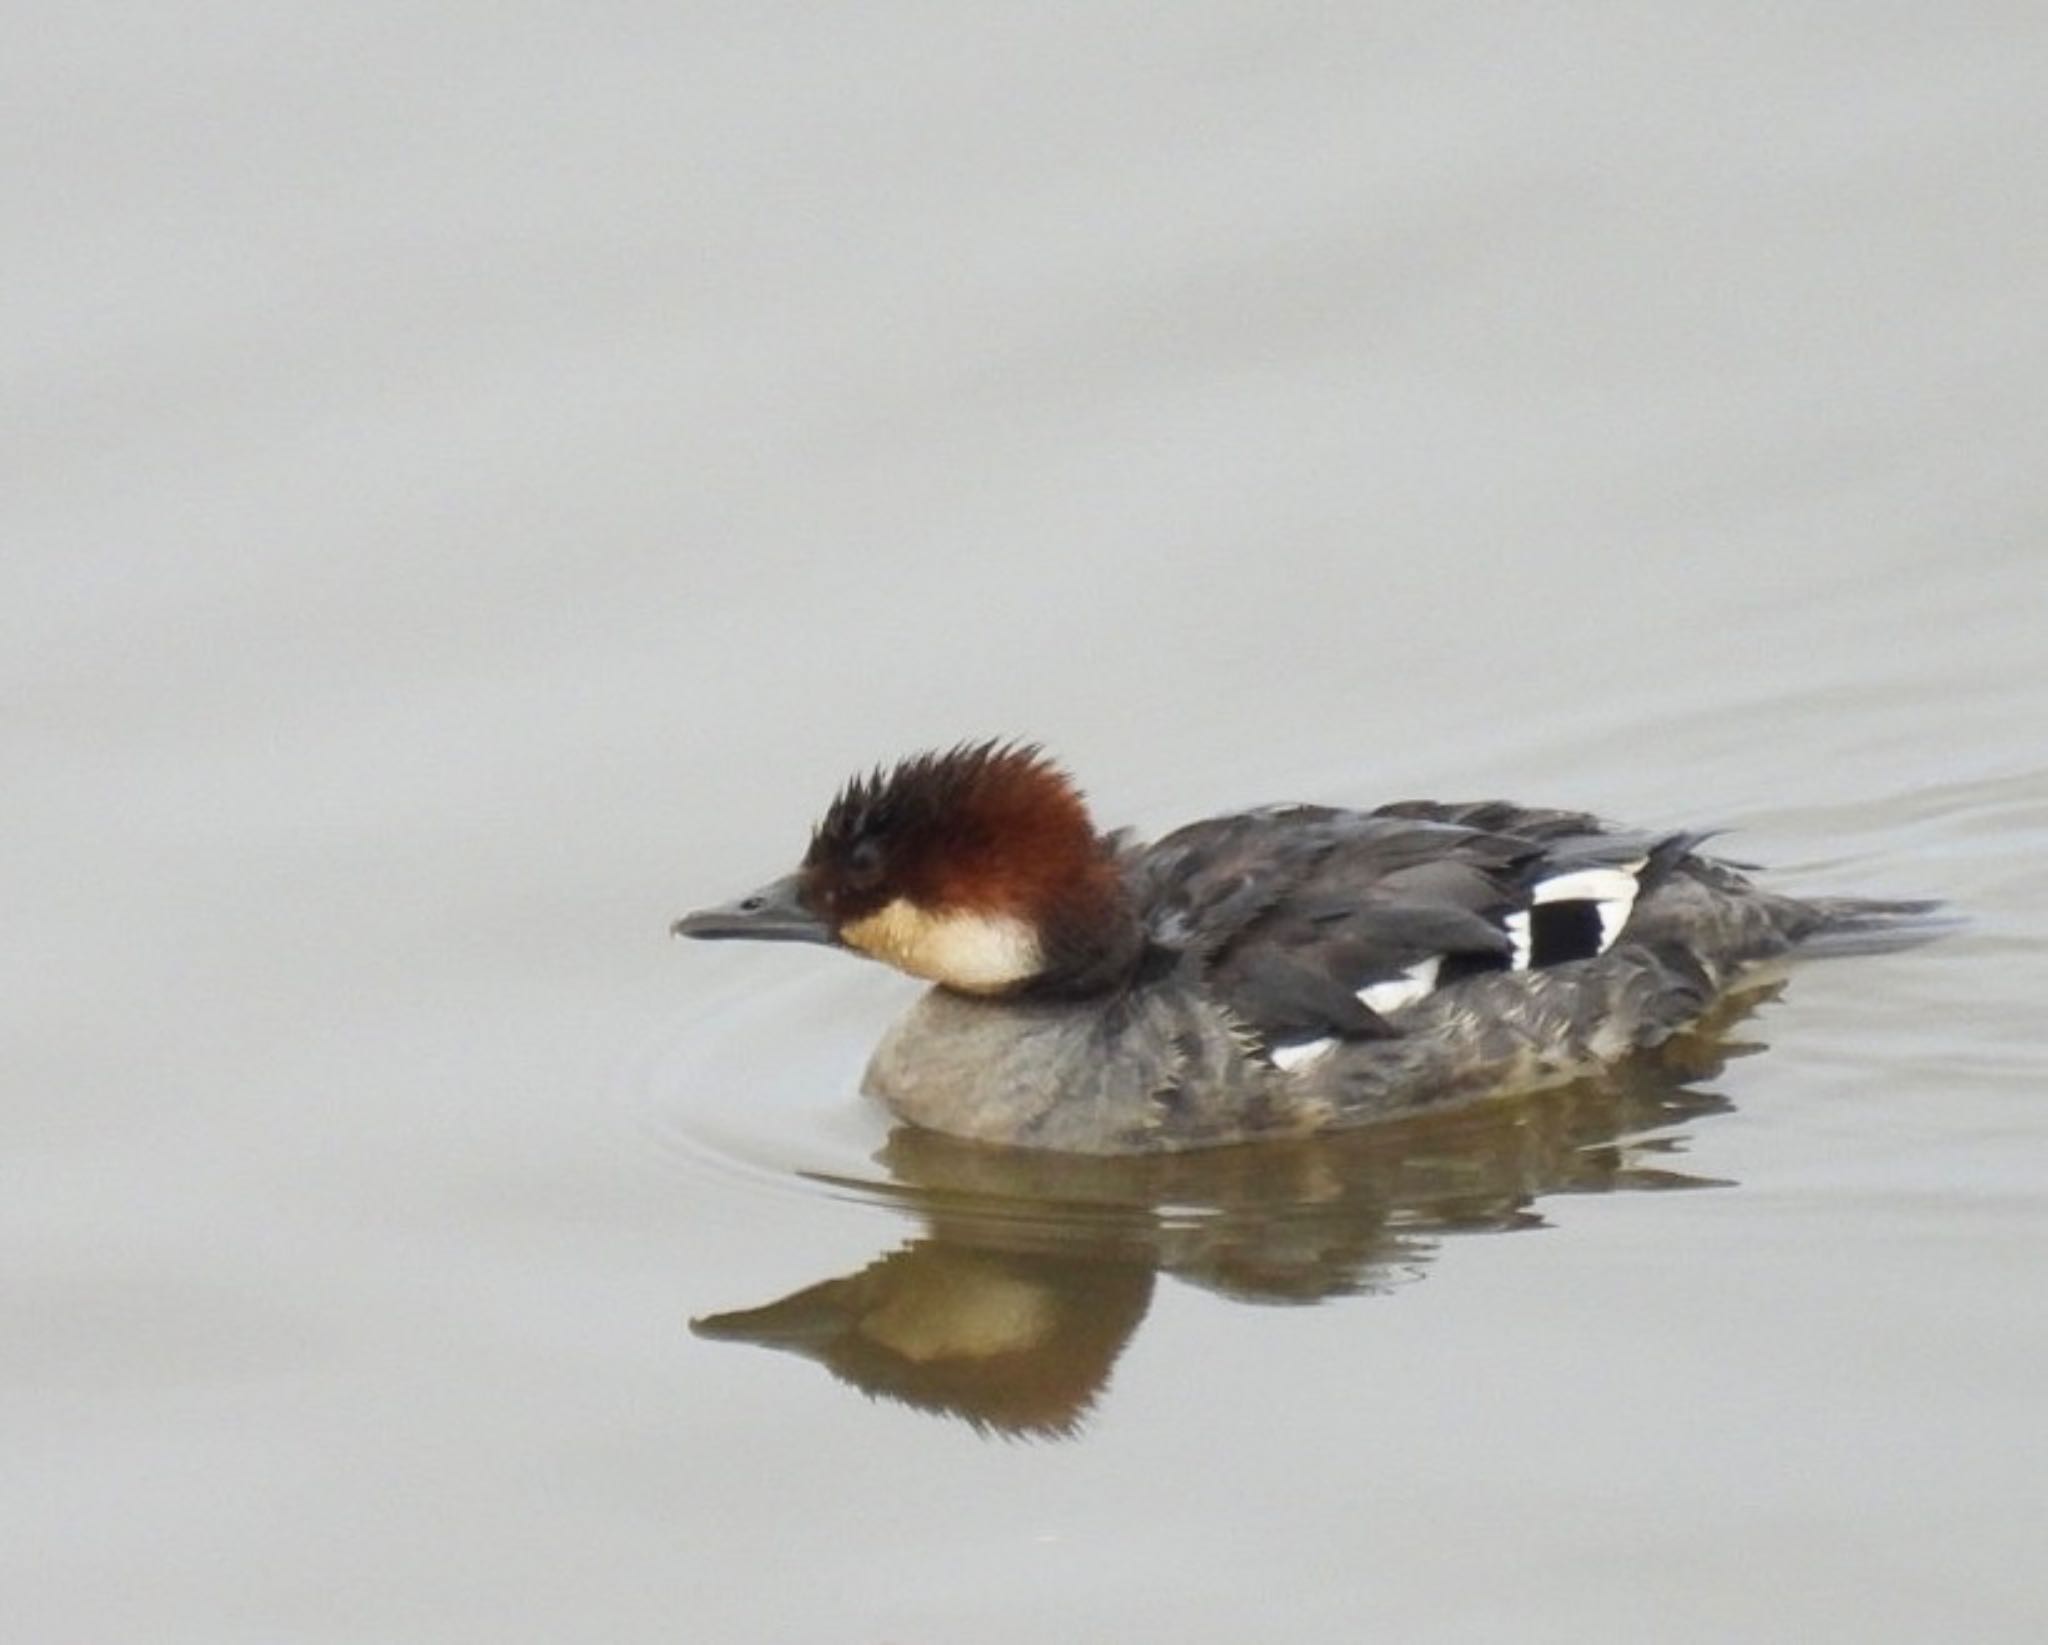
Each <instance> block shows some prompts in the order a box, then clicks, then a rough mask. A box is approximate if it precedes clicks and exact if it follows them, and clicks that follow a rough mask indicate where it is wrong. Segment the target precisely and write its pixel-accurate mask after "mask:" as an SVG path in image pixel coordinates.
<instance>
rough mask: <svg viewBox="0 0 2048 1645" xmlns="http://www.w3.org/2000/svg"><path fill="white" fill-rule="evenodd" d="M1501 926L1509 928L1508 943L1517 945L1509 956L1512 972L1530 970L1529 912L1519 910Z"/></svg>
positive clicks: (1524, 909)
mask: <svg viewBox="0 0 2048 1645" xmlns="http://www.w3.org/2000/svg"><path fill="white" fill-rule="evenodd" d="M1501 924H1502V925H1504V926H1506V927H1507V933H1508V941H1509V942H1511V943H1513V944H1514V945H1515V951H1514V952H1513V953H1512V954H1510V955H1509V956H1508V969H1509V970H1510V971H1526V970H1528V969H1529V947H1530V944H1529V910H1528V909H1526V908H1522V909H1517V910H1516V911H1515V912H1514V913H1512V914H1510V915H1509V916H1508V917H1507V918H1506V919H1504V920H1502V921H1501Z"/></svg>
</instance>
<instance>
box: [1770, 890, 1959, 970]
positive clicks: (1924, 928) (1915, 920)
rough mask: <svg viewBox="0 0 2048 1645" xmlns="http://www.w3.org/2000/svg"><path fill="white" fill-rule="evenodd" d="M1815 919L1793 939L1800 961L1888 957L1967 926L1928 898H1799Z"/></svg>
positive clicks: (1944, 907)
mask: <svg viewBox="0 0 2048 1645" xmlns="http://www.w3.org/2000/svg"><path fill="white" fill-rule="evenodd" d="M1803 900H1804V901H1805V903H1806V906H1807V908H1808V909H1809V910H1810V911H1811V912H1812V913H1813V915H1814V916H1815V918H1814V923H1813V925H1812V927H1811V928H1810V929H1808V930H1807V931H1806V932H1804V933H1803V934H1802V935H1801V936H1800V937H1799V939H1798V941H1797V945H1796V946H1797V951H1798V953H1799V956H1800V957H1801V958H1802V959H1805V958H1809V957H1811V958H1815V959H1830V958H1833V957H1834V956H1835V955H1837V954H1888V953H1890V952H1892V951H1893V950H1894V949H1898V948H1917V947H1918V946H1919V945H1920V944H1921V943H1923V942H1933V941H1934V940H1935V939H1936V938H1938V937H1947V936H1952V935H1953V934H1954V933H1956V932H1958V931H1960V930H1962V929H1963V928H1964V927H1965V926H1966V925H1968V924H1969V923H1970V922H1969V921H1968V920H1966V919H1965V918H1964V917H1963V916H1962V915H1960V914H1957V913H1953V912H1951V911H1950V910H1949V909H1948V908H1947V907H1946V905H1944V904H1942V903H1939V902H1934V901H1931V900H1927V899H1910V900H1901V901H1889V900H1886V899H1883V898H1877V897H1810V898H1806V899H1803Z"/></svg>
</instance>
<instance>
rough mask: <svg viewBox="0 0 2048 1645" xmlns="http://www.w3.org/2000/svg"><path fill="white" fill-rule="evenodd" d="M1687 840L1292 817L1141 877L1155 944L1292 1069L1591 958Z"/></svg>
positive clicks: (1142, 863)
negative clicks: (1503, 979)
mask: <svg viewBox="0 0 2048 1645" xmlns="http://www.w3.org/2000/svg"><path fill="white" fill-rule="evenodd" d="M1693 843H1695V837H1693V836H1685V835H1671V836H1664V837H1658V836H1653V835H1645V834H1629V833H1622V832H1618V831H1616V830H1613V829H1611V828H1609V827H1607V826H1606V825H1604V824H1603V823H1601V822H1600V821H1599V820H1598V819H1597V818H1594V817H1591V816H1588V815H1585V814H1584V813H1580V812H1567V811H1540V810H1532V809H1528V808H1525V807H1520V806H1513V805H1508V804H1505V803H1502V802H1486V803H1483V804H1475V805H1432V804H1422V803H1412V804H1403V805H1395V806H1388V807H1385V808H1383V809H1382V810H1379V811H1376V812H1370V813H1365V812H1356V811H1337V810H1331V809H1328V808H1325V807H1318V806H1286V807H1276V808H1273V809H1269V810H1264V811H1252V812H1246V813H1244V814H1242V815H1239V816H1233V817H1218V818H1214V819H1211V820H1210V821H1207V822H1200V823H1195V824H1193V825H1191V826H1189V827H1187V828H1183V829H1181V830H1180V831H1178V832H1177V833H1174V834H1171V835H1169V836H1167V838H1165V839H1163V840H1161V841H1160V842H1159V843H1158V844H1157V845H1156V846H1153V847H1152V848H1151V849H1150V850H1149V851H1147V852H1145V853H1144V854H1143V856H1142V857H1141V858H1140V859H1139V860H1138V862H1137V864H1136V867H1135V873H1136V876H1137V883H1138V888H1139V895H1140V897H1141V899H1142V901H1143V905H1144V907H1145V910H1146V919H1147V925H1148V929H1149V932H1150V935H1151V936H1152V939H1153V940H1154V942H1156V943H1158V944H1159V945H1161V946H1162V947H1166V948H1170V949H1175V950H1178V951H1179V952H1181V953H1182V954H1183V955H1184V956H1186V957H1187V958H1188V959H1190V960H1192V961H1193V962H1194V963H1197V964H1199V965H1201V966H1202V967H1203V969H1204V972H1205V975H1206V979H1207V985H1208V988H1209V990H1210V992H1211V993H1212V994H1213V995H1214V996H1215V997H1216V998H1217V999H1218V1000H1219V1001H1220V1002H1221V1003H1222V1004H1223V1005H1224V1006H1225V1007H1226V1008H1227V1009H1229V1010H1230V1011H1231V1013H1232V1014H1233V1015H1234V1016H1235V1017H1236V1018H1237V1019H1238V1020H1239V1021H1240V1022H1241V1023H1242V1024H1243V1025H1244V1026H1245V1027H1246V1028H1247V1029H1248V1030H1250V1031H1251V1032H1252V1033H1253V1034H1254V1035H1256V1036H1257V1037H1258V1039H1259V1040H1260V1042H1261V1043H1262V1045H1264V1046H1265V1047H1266V1049H1267V1051H1268V1054H1269V1055H1272V1056H1273V1057H1274V1059H1275V1060H1276V1061H1279V1062H1282V1063H1283V1064H1286V1063H1287V1062H1288V1061H1289V1059H1290V1058H1291V1057H1298V1056H1300V1055H1303V1054H1313V1053H1314V1052H1315V1051H1319V1050H1321V1049H1324V1048H1326V1047H1327V1045H1328V1044H1329V1043H1331V1042H1333V1041H1336V1040H1344V1039H1365V1038H1372V1037H1376V1036H1383V1035H1388V1034H1393V1033H1397V1032H1398V1031H1399V1022H1398V1014H1399V1012H1400V1010H1401V1008H1402V1007H1403V1006H1405V1005H1408V1004H1411V1003H1413V1002H1414V1001H1415V1000H1417V999H1420V998H1422V997H1423V996H1424V995H1426V994H1428V993H1430V992H1432V991H1433V990H1435V989H1437V988H1442V987H1447V986H1449V985H1451V984H1452V983H1454V982H1456V981H1457V980H1458V979H1459V978H1461V977H1464V976H1469V975H1471V974H1473V973H1474V972H1477V971H1495V970H1512V969H1521V968H1527V967H1540V966H1545V965H1553V964H1559V963H1563V962H1564V961H1566V960H1572V959H1583V958H1587V957H1590V956H1591V955H1594V954H1597V953H1600V952H1602V951H1603V950H1604V949H1605V948H1607V947H1608V946H1610V945H1611V944H1612V943H1613V942H1614V941H1615V940H1616V939H1617V938H1618V937H1619V935H1620V933H1621V929H1622V927H1623V926H1624V925H1625V924H1626V922H1627V918H1628V914H1629V911H1630V909H1631V908H1632V907H1633V904H1634V901H1635V898H1636V896H1637V895H1638V894H1639V892H1640V891H1641V890H1642V889H1644V888H1645V887H1647V885H1649V884H1650V883H1652V881H1653V880H1654V879H1655V878H1657V877H1661V875H1662V874H1664V873H1666V872H1668V871H1669V869H1670V867H1671V866H1672V864H1674V863H1675V862H1676V861H1678V860H1680V859H1681V858H1683V857H1684V855H1685V853H1686V851H1687V850H1688V849H1689V848H1690V846H1691V845H1692V844H1693ZM1390 1019H1392V1020H1390Z"/></svg>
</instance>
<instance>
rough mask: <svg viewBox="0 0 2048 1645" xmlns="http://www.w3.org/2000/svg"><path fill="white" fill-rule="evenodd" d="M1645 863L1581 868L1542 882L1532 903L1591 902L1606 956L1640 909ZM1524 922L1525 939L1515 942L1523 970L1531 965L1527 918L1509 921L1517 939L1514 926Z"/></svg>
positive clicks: (1518, 963) (1518, 965) (1518, 964)
mask: <svg viewBox="0 0 2048 1645" xmlns="http://www.w3.org/2000/svg"><path fill="white" fill-rule="evenodd" d="M1642 868H1643V860H1642V859H1639V860H1638V861H1636V862H1633V863H1627V864H1624V865H1623V866H1621V867H1619V868H1580V869H1575V870H1574V871H1573V872H1571V873H1569V874H1559V875H1556V876H1555V877H1553V878H1551V879H1547V880H1538V881H1537V882H1536V885H1535V887H1534V889H1532V890H1531V892H1530V893H1529V900H1530V901H1531V902H1532V903H1538V904H1541V903H1546V902H1589V903H1591V904H1592V905H1593V909H1594V912H1595V913H1597V914H1598V915H1599V916H1600V948H1599V952H1601V953H1603V954H1604V953H1606V952H1607V950H1608V949H1609V948H1611V947H1613V946H1614V939H1615V938H1616V937H1618V936H1620V935H1621V928H1622V927H1623V926H1625V925H1627V924H1628V917H1629V913H1630V911H1631V910H1632V909H1634V907H1635V905H1636V893H1637V892H1638V891H1640V890H1641V889H1642V887H1641V885H1640V884H1639V883H1638V882H1637V880H1636V875H1637V874H1639V873H1641V872H1642ZM1517 919H1519V920H1520V921H1521V922H1522V936H1521V937H1520V938H1517V939H1515V941H1516V946H1515V969H1516V970H1520V969H1522V967H1524V966H1525V965H1527V964H1528V963H1529V961H1528V943H1527V936H1528V929H1529V916H1528V915H1527V914H1517V915H1510V916H1509V917H1508V934H1509V936H1510V937H1511V938H1513V937H1514V935H1515V928H1514V922H1515V921H1516V920H1517Z"/></svg>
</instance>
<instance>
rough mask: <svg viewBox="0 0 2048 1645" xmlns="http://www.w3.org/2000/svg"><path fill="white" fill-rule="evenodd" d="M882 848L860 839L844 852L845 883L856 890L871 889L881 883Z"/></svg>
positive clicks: (870, 841) (872, 842)
mask: <svg viewBox="0 0 2048 1645" xmlns="http://www.w3.org/2000/svg"><path fill="white" fill-rule="evenodd" d="M883 867H884V864H883V862H882V848H881V847H880V846H879V845H877V844H876V843H875V842H874V841H873V840H861V841H859V842H858V843H857V844H856V845H855V846H854V848H853V849H852V850H851V851H849V852H847V854H846V883H847V884H848V885H850V886H852V887H853V888H854V889H855V890H856V891H872V890H874V888H875V887H876V886H878V885H880V884H881V883H882V870H883Z"/></svg>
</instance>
